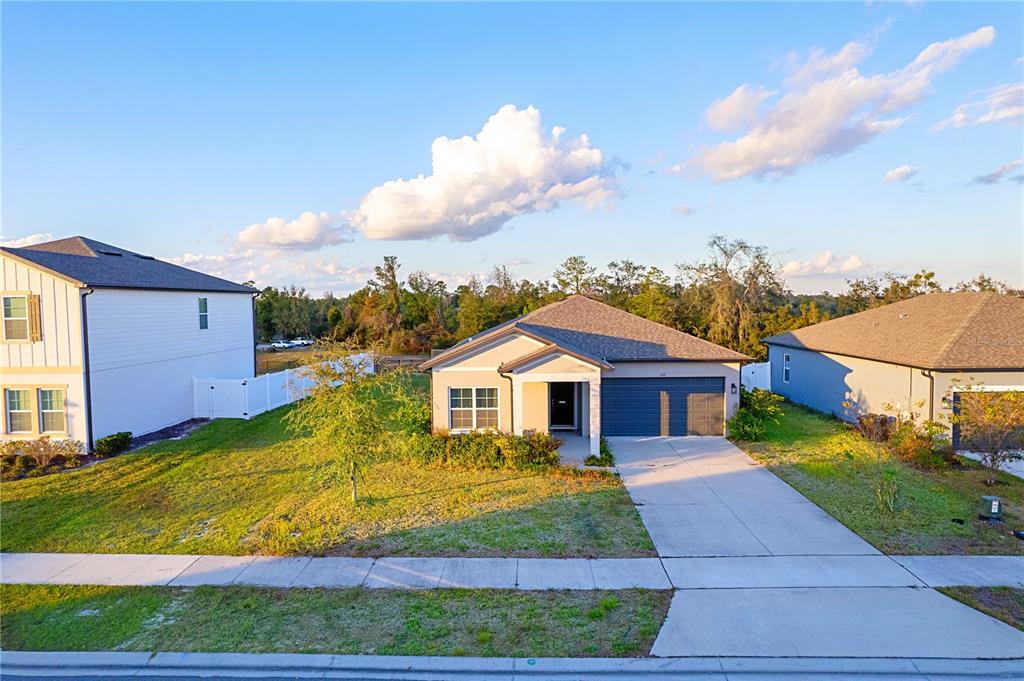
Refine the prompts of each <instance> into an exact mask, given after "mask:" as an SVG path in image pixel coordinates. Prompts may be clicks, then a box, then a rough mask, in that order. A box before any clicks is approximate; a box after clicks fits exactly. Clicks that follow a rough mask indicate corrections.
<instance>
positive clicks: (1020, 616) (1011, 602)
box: [939, 586, 1024, 631]
mask: <svg viewBox="0 0 1024 681" xmlns="http://www.w3.org/2000/svg"><path fill="white" fill-rule="evenodd" d="M939 591H941V592H942V593H944V594H946V595H947V596H949V597H950V598H955V599H956V600H958V601H960V602H961V603H964V604H966V605H969V606H971V607H972V608H974V609H975V610H980V611H982V612H983V613H985V614H986V615H991V616H992V617H995V618H996V619H998V620H1002V621H1004V622H1006V623H1007V624H1009V625H1011V626H1014V627H1017V628H1018V629H1020V630H1021V631H1024V589H1015V588H1011V587H967V586H956V587H944V588H941V589H939Z"/></svg>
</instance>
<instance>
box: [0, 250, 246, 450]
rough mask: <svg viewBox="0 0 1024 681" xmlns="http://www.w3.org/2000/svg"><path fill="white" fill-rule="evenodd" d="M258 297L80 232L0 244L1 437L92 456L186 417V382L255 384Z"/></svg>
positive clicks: (189, 412)
mask: <svg viewBox="0 0 1024 681" xmlns="http://www.w3.org/2000/svg"><path fill="white" fill-rule="evenodd" d="M255 295H256V290H255V289H252V288H250V287H248V286H242V285H240V284H235V283H233V282H230V281H226V280H224V279H218V278H217V277H212V276H210V275H207V274H202V273H200V272H195V271H193V270H189V269H186V268H184V267H178V266H177V265H173V264H171V263H168V262H163V261H161V260H157V259H155V258H153V257H152V256H148V255H141V254H139V253H134V252H132V251H128V250H125V249H123V248H118V247H116V246H111V245H109V244H104V243H101V242H99V241H95V240H93V239H87V238H85V237H81V236H76V237H71V238H68V239H60V240H58V241H50V242H48V243H42V244H37V245H34V246H26V247H24V248H0V298H2V305H3V329H2V330H0V399H2V401H3V404H2V406H3V423H2V424H0V438H2V439H4V440H9V439H24V438H36V437H40V436H42V435H46V436H50V437H54V438H72V439H75V440H79V441H81V442H83V443H84V444H86V446H87V447H89V448H90V449H91V448H92V443H93V442H94V441H95V440H96V439H97V438H100V437H103V436H105V435H109V434H111V433H115V432H118V431H131V432H132V433H134V434H136V435H141V434H145V433H149V432H152V431H155V430H160V429H161V428H165V427H167V426H171V425H174V424H177V423H180V422H182V421H186V420H188V419H190V418H192V416H193V389H192V378H193V377H199V378H251V377H253V376H255V368H256V367H255V361H256V359H255V337H254V324H253V318H254V315H253V300H254V296H255Z"/></svg>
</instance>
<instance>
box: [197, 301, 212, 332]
mask: <svg viewBox="0 0 1024 681" xmlns="http://www.w3.org/2000/svg"><path fill="white" fill-rule="evenodd" d="M204 302H205V303H206V312H203V303H204ZM196 308H197V309H198V311H199V330H200V331H209V330H210V299H209V298H208V297H206V296H199V297H198V298H196ZM203 321H205V322H206V326H203Z"/></svg>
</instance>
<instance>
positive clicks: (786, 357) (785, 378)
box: [782, 352, 791, 383]
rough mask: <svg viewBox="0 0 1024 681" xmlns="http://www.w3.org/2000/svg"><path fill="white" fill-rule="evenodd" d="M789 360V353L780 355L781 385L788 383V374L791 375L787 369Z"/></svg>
mask: <svg viewBox="0 0 1024 681" xmlns="http://www.w3.org/2000/svg"><path fill="white" fill-rule="evenodd" d="M789 360H790V356H789V353H788V352H784V353H782V382H783V383H789V377H790V374H791V371H790V368H789Z"/></svg>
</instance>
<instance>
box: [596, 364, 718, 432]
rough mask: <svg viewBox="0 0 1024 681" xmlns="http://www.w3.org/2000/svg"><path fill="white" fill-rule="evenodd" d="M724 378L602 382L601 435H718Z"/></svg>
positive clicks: (627, 379) (626, 379) (617, 379)
mask: <svg viewBox="0 0 1024 681" xmlns="http://www.w3.org/2000/svg"><path fill="white" fill-rule="evenodd" d="M724 394H725V378H723V377H679V378H606V379H604V380H602V381H601V424H602V426H601V430H602V431H603V432H604V433H605V434H606V435H620V436H621V435H625V436H657V435H721V434H722V433H723V432H724V420H725V419H724Z"/></svg>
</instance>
